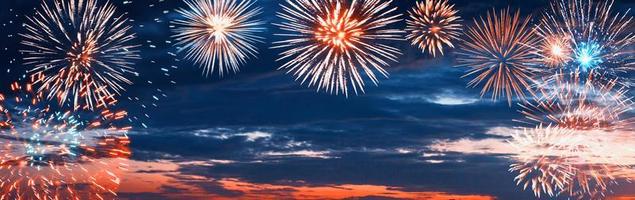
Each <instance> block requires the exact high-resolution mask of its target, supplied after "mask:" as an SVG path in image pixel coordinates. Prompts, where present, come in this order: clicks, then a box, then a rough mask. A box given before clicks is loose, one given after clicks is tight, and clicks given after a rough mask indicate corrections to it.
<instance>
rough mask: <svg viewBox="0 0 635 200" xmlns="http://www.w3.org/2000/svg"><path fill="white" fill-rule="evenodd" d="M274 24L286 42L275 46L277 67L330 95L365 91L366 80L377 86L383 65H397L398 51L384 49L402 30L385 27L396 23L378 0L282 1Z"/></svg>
mask: <svg viewBox="0 0 635 200" xmlns="http://www.w3.org/2000/svg"><path fill="white" fill-rule="evenodd" d="M285 2H286V4H284V5H282V8H283V11H281V12H279V13H278V16H279V17H280V18H282V19H283V20H284V21H283V22H281V23H279V24H276V26H278V27H279V28H280V29H281V30H283V31H285V32H286V33H284V34H278V35H279V36H281V37H284V38H285V39H284V40H282V41H278V42H275V44H276V46H275V47H274V48H281V49H285V50H284V51H283V52H282V53H281V54H280V56H281V58H279V59H278V60H286V63H285V64H284V65H282V66H281V67H280V69H285V70H288V73H291V74H293V75H294V76H296V80H300V81H301V82H302V84H304V83H307V82H308V85H309V86H310V87H311V86H316V87H317V90H318V91H320V90H325V91H328V92H330V93H334V94H340V93H342V94H345V95H348V92H349V87H352V89H353V91H354V92H355V93H356V94H357V93H358V92H364V86H365V81H364V78H363V76H364V75H365V76H367V77H368V78H369V79H370V80H371V81H372V82H373V84H375V85H377V83H378V78H377V75H376V73H379V74H381V75H382V76H384V77H387V76H388V72H386V70H385V69H384V67H386V66H388V61H393V62H396V59H397V56H398V55H400V54H401V53H400V51H399V49H397V48H394V47H391V46H389V44H388V42H390V41H392V40H402V38H401V34H402V31H400V30H397V29H392V28H390V27H389V25H391V24H393V23H396V22H398V21H399V17H400V16H401V15H399V14H394V12H395V11H396V8H392V7H391V6H390V4H391V3H392V1H391V0H389V1H381V0H359V1H352V2H350V1H344V0H286V1H285Z"/></svg>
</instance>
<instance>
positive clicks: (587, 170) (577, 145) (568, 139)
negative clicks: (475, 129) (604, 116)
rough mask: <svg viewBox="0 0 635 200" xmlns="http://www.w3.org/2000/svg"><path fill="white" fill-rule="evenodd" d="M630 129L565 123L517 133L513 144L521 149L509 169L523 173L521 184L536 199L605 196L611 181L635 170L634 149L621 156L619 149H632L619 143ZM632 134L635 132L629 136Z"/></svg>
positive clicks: (614, 182)
mask: <svg viewBox="0 0 635 200" xmlns="http://www.w3.org/2000/svg"><path fill="white" fill-rule="evenodd" d="M620 134H621V135H630V131H618V132H615V131H606V130H599V129H596V130H574V129H568V128H560V127H544V128H543V127H542V125H540V126H538V127H537V128H535V129H529V130H528V129H525V130H524V131H523V132H521V133H517V134H514V135H512V136H513V138H512V139H511V140H510V141H509V142H510V145H511V146H513V147H514V149H516V150H517V152H518V155H516V156H514V159H515V160H516V161H517V162H516V163H514V164H512V165H510V169H509V171H510V172H515V173H518V175H517V176H516V177H515V181H516V183H517V185H522V187H523V189H528V188H530V187H531V190H532V191H533V192H534V195H535V196H536V197H539V198H540V197H541V195H543V194H545V195H548V196H550V197H554V196H559V195H568V196H570V197H573V198H575V199H590V198H591V199H596V198H603V197H605V195H606V193H607V192H608V191H609V187H610V186H611V185H616V184H618V180H619V179H627V180H628V178H629V177H627V176H626V177H625V176H623V175H624V174H628V173H627V172H628V171H629V170H630V167H629V166H628V165H625V164H624V163H623V162H624V160H630V159H629V158H630V157H632V156H631V155H632V153H633V152H632V150H629V151H627V152H626V153H620V154H616V153H615V151H616V148H617V147H619V148H620V149H621V148H624V150H628V149H631V148H630V147H629V146H630V145H624V144H623V143H620V141H621V140H622V138H621V136H616V135H620ZM628 137H631V136H628Z"/></svg>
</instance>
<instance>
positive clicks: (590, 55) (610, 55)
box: [536, 0, 635, 84]
mask: <svg viewBox="0 0 635 200" xmlns="http://www.w3.org/2000/svg"><path fill="white" fill-rule="evenodd" d="M550 7H551V8H550V11H549V12H547V14H545V15H544V16H543V17H542V19H541V20H540V24H539V25H538V26H537V27H536V34H537V35H538V36H539V38H541V40H542V41H541V46H542V47H543V48H542V49H538V51H537V55H538V56H539V57H541V58H542V59H541V60H542V63H543V64H546V65H547V66H550V67H551V69H552V70H554V71H556V73H561V71H564V73H584V74H588V75H589V76H594V77H596V78H594V79H588V80H590V81H594V82H597V83H599V84H604V83H605V82H607V81H611V80H613V79H615V78H620V77H621V76H620V74H622V73H623V72H629V71H632V70H633V69H634V66H633V65H634V64H635V62H634V60H635V59H634V58H635V57H633V53H632V50H629V47H631V46H632V45H633V42H635V34H633V32H632V29H633V27H634V23H633V22H632V19H633V17H629V16H628V12H629V11H626V12H625V13H622V14H620V13H615V12H614V11H612V7H613V0H607V1H595V0H557V1H553V2H552V3H551V6H550ZM552 74H554V73H552ZM621 78H623V77H621ZM622 80H627V79H622ZM583 81H586V80H583Z"/></svg>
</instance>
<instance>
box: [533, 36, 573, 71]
mask: <svg viewBox="0 0 635 200" xmlns="http://www.w3.org/2000/svg"><path fill="white" fill-rule="evenodd" d="M538 35H539V36H540V37H541V38H543V39H542V41H541V42H540V46H539V48H538V49H537V50H538V51H537V55H538V56H539V57H540V58H539V60H540V62H542V64H544V65H545V66H546V67H549V68H556V67H561V66H562V65H564V64H566V63H567V62H569V61H571V59H573V57H572V56H573V49H572V48H571V41H570V40H571V39H570V38H568V37H565V36H542V35H540V34H538Z"/></svg>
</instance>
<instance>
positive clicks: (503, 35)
mask: <svg viewBox="0 0 635 200" xmlns="http://www.w3.org/2000/svg"><path fill="white" fill-rule="evenodd" d="M529 21H530V18H526V19H524V20H523V19H521V18H520V12H519V11H517V12H516V13H515V14H511V13H510V11H509V10H508V9H505V10H501V11H500V13H499V14H497V13H496V12H495V11H492V12H491V13H488V14H487V17H486V18H483V17H481V18H480V21H477V20H476V19H475V20H474V22H475V26H474V27H471V28H470V29H469V31H468V32H467V36H468V39H467V41H466V42H465V44H464V45H462V48H461V51H460V52H459V53H458V55H459V56H460V57H459V58H457V61H458V62H459V66H465V67H470V70H469V71H468V73H467V74H466V75H465V76H464V77H467V76H472V75H476V77H475V78H474V79H473V80H472V81H470V82H469V85H470V86H472V87H475V86H477V85H480V84H482V83H483V82H484V84H483V89H482V90H481V95H482V96H484V95H485V94H486V93H488V92H490V91H492V98H493V99H497V98H499V97H501V96H506V97H507V101H508V102H509V104H510V105H511V102H512V96H513V95H516V96H518V97H519V98H520V99H525V98H526V90H527V91H528V92H529V93H533V91H532V90H531V86H532V85H533V83H534V80H533V76H534V75H535V73H536V72H537V71H538V69H537V68H536V59H535V56H534V55H533V51H532V47H534V46H536V45H537V44H538V41H539V40H538V38H537V37H535V35H534V34H533V31H531V29H530V28H529V27H528V25H529Z"/></svg>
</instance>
